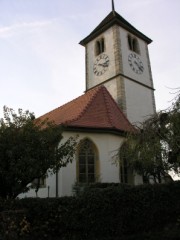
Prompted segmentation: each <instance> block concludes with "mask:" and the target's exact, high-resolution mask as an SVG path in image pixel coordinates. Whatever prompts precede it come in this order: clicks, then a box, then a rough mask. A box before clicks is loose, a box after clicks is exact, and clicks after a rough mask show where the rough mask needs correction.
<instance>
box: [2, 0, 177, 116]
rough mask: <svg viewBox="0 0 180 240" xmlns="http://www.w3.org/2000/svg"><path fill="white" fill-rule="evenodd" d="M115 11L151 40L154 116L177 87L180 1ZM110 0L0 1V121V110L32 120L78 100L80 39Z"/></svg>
mask: <svg viewBox="0 0 180 240" xmlns="http://www.w3.org/2000/svg"><path fill="white" fill-rule="evenodd" d="M115 10H116V11H117V12H118V13H119V14H120V15H121V16H122V17H124V18H125V19H126V20H127V21H128V22H129V23H131V24H132V25H133V26H134V27H135V28H137V29H138V30H139V31H141V32H142V33H144V34H145V35H146V36H148V37H149V38H151V39H152V40H153V42H152V43H151V44H150V45H149V53H150V61H151V67H152V74H153V80H154V87H155V89H156V91H155V99H156V106H157V110H160V109H165V108H167V107H168V106H170V105H171V102H170V101H171V100H172V99H173V97H174V95H173V94H172V93H173V92H175V88H178V87H180V77H179V71H180V0H115ZM110 11H111V0H65V1H63V0H0V89H1V91H0V92H1V94H0V117H2V116H3V115H2V110H3V106H4V105H6V106H8V107H11V108H13V109H15V110H17V109H18V108H22V109H23V110H30V111H31V112H34V113H35V115H36V117H38V116H40V115H42V114H44V113H46V112H49V111H51V110H52V109H54V108H56V107H59V106H61V105H62V104H64V103H66V102H68V101H70V100H72V99H74V98H76V97H78V96H79V95H81V94H83V92H84V90H85V49H84V47H82V46H81V45H79V44H78V43H79V41H80V40H82V39H83V38H84V37H86V36H87V35H88V34H89V33H90V32H91V31H92V30H93V29H94V28H95V27H96V26H97V25H98V24H99V23H100V22H101V21H102V20H103V19H104V18H105V17H106V16H107V15H108V14H109V12H110Z"/></svg>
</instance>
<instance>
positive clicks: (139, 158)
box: [119, 93, 180, 183]
mask: <svg viewBox="0 0 180 240" xmlns="http://www.w3.org/2000/svg"><path fill="white" fill-rule="evenodd" d="M135 128H136V131H135V133H130V134H129V135H128V136H127V140H126V142H125V143H124V145H123V146H122V147H121V149H120V151H119V155H120V159H121V160H122V159H124V158H126V159H128V166H129V168H131V169H133V170H135V172H137V173H138V174H140V175H142V176H143V179H144V182H149V180H150V179H152V178H153V181H154V182H155V183H160V182H161V180H162V177H167V176H169V175H168V173H169V171H173V172H175V173H176V174H179V173H180V94H179V93H178V95H177V97H176V98H175V101H174V103H173V104H172V106H171V107H170V108H169V109H167V110H166V111H161V112H159V113H156V114H155V115H153V116H151V117H150V118H149V119H147V120H146V121H144V122H143V123H142V124H141V125H139V126H136V127H135Z"/></svg>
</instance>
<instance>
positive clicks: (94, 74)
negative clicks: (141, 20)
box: [80, 0, 155, 123]
mask: <svg viewBox="0 0 180 240" xmlns="http://www.w3.org/2000/svg"><path fill="white" fill-rule="evenodd" d="M151 42H152V40H151V39H150V38H148V37H147V36H145V35H144V34H143V33H141V32H140V31H139V30H137V29H136V28H135V27H133V26H132V25H131V24H130V23H128V22H127V21H126V20H125V19H124V18H123V17H122V16H120V15H119V14H118V13H117V12H116V11H115V8H114V1H113V0H112V11H111V12H110V13H109V14H108V15H107V16H106V17H105V18H104V19H103V20H102V22H101V23H100V24H99V25H98V26H97V27H96V28H95V29H94V30H93V31H92V32H91V33H90V34H89V35H88V36H87V37H86V38H84V39H83V40H82V41H81V42H80V44H81V45H83V46H84V47H85V50H86V55H85V58H86V91H88V90H90V89H92V88H94V87H96V86H99V85H104V86H105V87H106V88H107V89H108V91H109V92H110V94H111V95H112V97H113V98H114V99H115V101H116V102H117V104H118V105H119V107H120V108H121V110H122V111H123V112H124V113H125V114H126V115H127V117H128V119H129V121H130V122H131V123H138V122H142V121H143V120H145V119H146V118H148V117H149V116H150V115H152V114H154V113H155V99H154V87H153V80H152V74H151V66H150V60H149V52H148V44H150V43H151Z"/></svg>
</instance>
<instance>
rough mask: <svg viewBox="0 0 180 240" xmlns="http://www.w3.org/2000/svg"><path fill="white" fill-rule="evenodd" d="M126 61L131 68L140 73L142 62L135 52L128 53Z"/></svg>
mask: <svg viewBox="0 0 180 240" xmlns="http://www.w3.org/2000/svg"><path fill="white" fill-rule="evenodd" d="M128 62H129V65H130V67H131V68H132V70H133V71H134V72H135V73H137V74H142V73H143V71H144V67H143V63H142V61H141V59H140V58H139V57H138V56H137V55H136V54H135V53H130V54H129V56H128Z"/></svg>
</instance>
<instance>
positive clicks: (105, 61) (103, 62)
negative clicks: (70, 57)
mask: <svg viewBox="0 0 180 240" xmlns="http://www.w3.org/2000/svg"><path fill="white" fill-rule="evenodd" d="M108 66H109V57H108V55H106V54H105V53H102V54H101V55H99V56H98V57H97V58H96V61H95V63H94V67H93V71H94V74H95V75H97V76H101V75H102V74H103V73H105V71H106V70H107V69H108Z"/></svg>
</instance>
